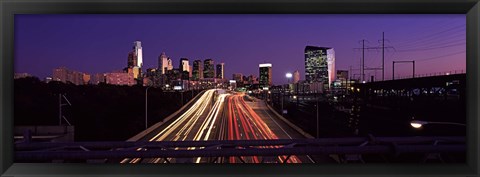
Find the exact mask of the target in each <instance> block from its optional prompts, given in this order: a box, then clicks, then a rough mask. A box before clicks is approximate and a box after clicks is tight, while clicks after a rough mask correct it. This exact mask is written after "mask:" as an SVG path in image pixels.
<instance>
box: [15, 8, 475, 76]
mask: <svg viewBox="0 0 480 177" xmlns="http://www.w3.org/2000/svg"><path fill="white" fill-rule="evenodd" d="M465 24H466V18H465V15H464V14H458V15H445V14H442V15H320V14H318V15H316V14H315V15H292V14H289V15H162V14H158V15H127V14H124V15H60V14H57V15H15V71H16V72H27V73H30V74H33V75H35V76H37V77H40V78H44V77H47V76H50V75H51V74H52V69H53V68H56V67H59V66H65V67H67V68H69V69H72V70H77V71H81V72H86V73H103V72H110V71H114V70H120V69H122V68H124V67H126V65H127V54H128V52H129V51H130V50H131V48H132V45H133V41H135V40H141V41H142V47H143V55H144V59H143V60H144V68H153V67H157V60H158V56H159V55H160V53H161V52H166V54H167V55H168V56H169V57H171V58H172V59H173V64H174V67H175V68H178V65H179V61H180V58H183V57H185V58H188V59H189V60H190V64H191V63H192V61H193V60H196V59H202V60H204V59H206V58H212V59H214V60H215V62H216V63H218V62H224V63H225V76H226V77H227V78H229V79H231V78H232V74H233V73H243V74H244V75H250V74H254V75H257V76H258V64H259V63H262V62H264V61H266V62H270V63H272V64H273V81H274V84H280V83H283V82H286V78H285V73H286V72H293V71H295V70H299V71H300V73H301V79H302V80H303V79H304V68H305V66H304V48H305V46H306V45H314V46H320V47H333V48H334V49H335V58H336V69H344V70H349V67H350V66H352V67H353V70H352V71H353V73H355V74H358V73H359V71H358V68H359V66H360V60H361V56H362V52H361V50H356V49H354V48H359V47H361V43H360V42H359V41H360V40H362V39H365V40H367V41H368V42H366V45H367V46H368V47H378V46H380V44H381V43H380V42H379V40H380V39H381V38H382V32H385V39H387V41H386V43H385V44H386V46H391V47H394V48H395V49H389V50H386V52H385V57H386V59H385V78H386V79H390V78H391V75H392V73H391V72H392V61H401V60H416V69H417V70H416V73H417V74H426V73H434V72H448V71H454V70H464V71H465V65H466V55H465V50H466V44H465V42H466V40H465V38H466V33H465V32H466V28H465V27H466V26H465ZM381 54H382V53H381V50H369V51H367V52H366V53H365V65H366V67H369V68H378V67H381ZM365 73H366V75H367V77H368V76H369V75H375V71H369V72H367V71H366V72H365ZM395 73H396V77H397V76H399V77H402V76H407V75H408V74H410V73H411V65H409V64H399V65H396V67H395ZM356 76H357V77H358V75H356ZM376 78H378V79H381V71H377V72H376Z"/></svg>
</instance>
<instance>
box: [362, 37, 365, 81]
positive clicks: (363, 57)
mask: <svg viewBox="0 0 480 177" xmlns="http://www.w3.org/2000/svg"><path fill="white" fill-rule="evenodd" d="M361 69H362V82H363V81H364V80H365V39H363V40H362V68H361Z"/></svg>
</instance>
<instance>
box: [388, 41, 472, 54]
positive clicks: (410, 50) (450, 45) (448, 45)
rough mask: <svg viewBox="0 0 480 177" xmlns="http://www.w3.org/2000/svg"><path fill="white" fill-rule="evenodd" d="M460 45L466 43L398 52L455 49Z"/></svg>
mask: <svg viewBox="0 0 480 177" xmlns="http://www.w3.org/2000/svg"><path fill="white" fill-rule="evenodd" d="M460 45H466V43H464V42H462V43H457V44H452V45H446V46H440V47H431V48H419V49H406V50H397V52H414V51H426V50H434V49H441V48H447V47H454V46H460Z"/></svg>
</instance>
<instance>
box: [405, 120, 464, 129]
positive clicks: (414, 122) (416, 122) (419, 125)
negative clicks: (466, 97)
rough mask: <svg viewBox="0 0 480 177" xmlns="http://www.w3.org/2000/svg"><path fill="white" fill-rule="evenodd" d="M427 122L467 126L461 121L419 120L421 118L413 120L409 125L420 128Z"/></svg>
mask: <svg viewBox="0 0 480 177" xmlns="http://www.w3.org/2000/svg"><path fill="white" fill-rule="evenodd" d="M427 124H444V125H458V126H467V125H465V124H462V123H456V122H430V121H421V120H413V121H411V122H410V125H411V126H412V127H413V128H421V127H422V126H423V125H427Z"/></svg>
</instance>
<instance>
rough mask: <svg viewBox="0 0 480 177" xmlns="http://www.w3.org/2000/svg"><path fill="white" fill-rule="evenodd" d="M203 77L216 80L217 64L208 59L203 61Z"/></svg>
mask: <svg viewBox="0 0 480 177" xmlns="http://www.w3.org/2000/svg"><path fill="white" fill-rule="evenodd" d="M203 77H204V78H205V79H207V78H209V79H213V78H215V64H214V62H213V60H212V59H206V60H205V61H203Z"/></svg>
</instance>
